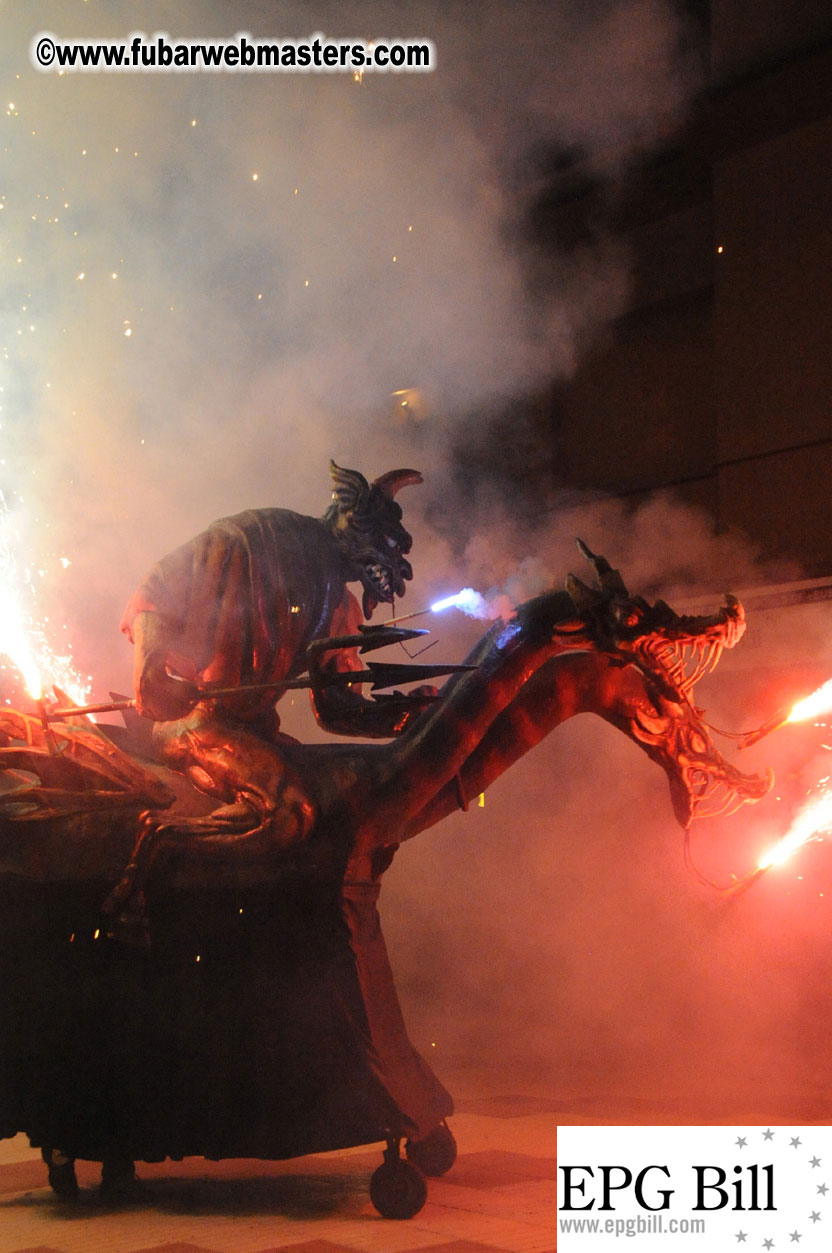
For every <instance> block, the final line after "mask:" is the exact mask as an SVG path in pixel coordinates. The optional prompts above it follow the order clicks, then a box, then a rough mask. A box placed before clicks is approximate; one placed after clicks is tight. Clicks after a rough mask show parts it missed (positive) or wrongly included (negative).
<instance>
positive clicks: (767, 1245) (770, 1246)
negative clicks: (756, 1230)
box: [763, 1240, 774, 1249]
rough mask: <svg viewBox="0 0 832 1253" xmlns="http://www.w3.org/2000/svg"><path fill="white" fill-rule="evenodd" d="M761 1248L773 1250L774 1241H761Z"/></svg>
mask: <svg viewBox="0 0 832 1253" xmlns="http://www.w3.org/2000/svg"><path fill="white" fill-rule="evenodd" d="M763 1248H764V1249H773V1248H774V1241H773V1240H764V1241H763Z"/></svg>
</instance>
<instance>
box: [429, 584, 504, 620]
mask: <svg viewBox="0 0 832 1253" xmlns="http://www.w3.org/2000/svg"><path fill="white" fill-rule="evenodd" d="M443 609H461V610H462V612H463V613H467V614H468V615H469V617H472V618H490V617H491V611H490V609H489V607H488V602H487V601H486V600H485V598H484V597H482V596H480V594H479V592H475V591H474V589H473V588H472V587H463V589H462V591H460V592H457V593H456V595H454V596H446V597H445V599H444V600H437V601H435V602H434V603H433V604H432V605H431V607H430V611H431V613H441V612H442V610H443Z"/></svg>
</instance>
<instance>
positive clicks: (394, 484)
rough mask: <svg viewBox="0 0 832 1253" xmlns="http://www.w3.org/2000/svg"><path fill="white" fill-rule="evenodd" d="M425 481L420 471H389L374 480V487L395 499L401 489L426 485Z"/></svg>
mask: <svg viewBox="0 0 832 1253" xmlns="http://www.w3.org/2000/svg"><path fill="white" fill-rule="evenodd" d="M424 481H425V480H424V479H423V478H422V476H421V474H420V473H419V471H418V470H388V471H387V473H386V474H381V475H379V477H378V478H377V479H374V480H373V487H377V488H378V490H379V491H380V492H384V494H385V496H390V497H393V496H395V495H396V492H397V491H399V489H400V488H402V487H410V486H413V485H415V484H417V483H424Z"/></svg>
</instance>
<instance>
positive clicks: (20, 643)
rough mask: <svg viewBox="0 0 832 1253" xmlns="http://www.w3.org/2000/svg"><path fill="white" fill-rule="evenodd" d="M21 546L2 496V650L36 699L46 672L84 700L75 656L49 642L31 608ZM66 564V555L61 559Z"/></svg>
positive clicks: (40, 694)
mask: <svg viewBox="0 0 832 1253" xmlns="http://www.w3.org/2000/svg"><path fill="white" fill-rule="evenodd" d="M19 547H20V539H19V535H18V532H17V525H16V521H15V519H14V517H13V515H12V513H11V512H10V511H9V509H8V508H7V506H6V504H5V501H3V500H2V497H1V496H0V654H2V655H3V656H5V657H7V658H8V659H9V661H11V663H12V664H13V666H14V667H15V669H16V670H17V671H18V672H19V674H20V676H21V678H22V679H23V683H24V685H25V687H26V690H27V692H28V693H29V695H30V696H31V697H32V699H33V700H36V701H42V700H43V690H44V676H48V677H49V680H50V682H53V683H56V684H58V685H59V686H60V687H61V688H62V689H63V690H64V691H66V692H67V693H68V694H69V695H70V696H71V697H72V698H73V699H74V700H77V701H83V700H85V699H86V696H87V693H88V691H89V688H88V685H87V684H86V683H84V681H83V680H82V679H81V678H80V676H79V675H78V673H77V671H76V670H75V667H74V666H73V664H72V658H71V657H70V656H68V655H66V654H64V655H61V654H59V653H57V652H56V651H55V650H54V649H53V648H52V647H51V645H50V643H49V641H48V639H47V636H46V631H45V629H44V626H43V625H42V624H41V623H40V622H39V621H37V619H36V617H35V615H34V613H33V612H31V611H27V610H26V608H25V607H24V606H25V602H26V601H27V600H28V601H30V602H31V603H32V605H33V608H34V589H33V587H32V580H31V575H30V574H29V572H28V571H27V572H26V574H25V576H24V578H23V579H22V580H21V577H20V574H19V572H18V568H17V562H16V560H15V550H16V549H18V548H19ZM61 564H62V565H63V566H64V568H66V566H67V565H68V564H69V562H68V560H67V559H66V558H62V559H61Z"/></svg>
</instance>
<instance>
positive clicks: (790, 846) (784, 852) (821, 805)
mask: <svg viewBox="0 0 832 1253" xmlns="http://www.w3.org/2000/svg"><path fill="white" fill-rule="evenodd" d="M829 830H832V791H825V792H821V794H820V795H819V796H816V797H815V799H814V800H813V801H810V802H809V804H808V805H806V806H805V808H804V809H802V810H801V811H800V813H799V814H798V815H797V817H796V818H795V820H794V822H793V823H792V825H791V830H790V831H788V832H787V833H786V835H784V836H783V838H782V840H778V842H777V843H776V844H775V845H774V846H773V847H772V848H770V849H769V851H768V852H767V853H766V854H765V856H763V857H761V858H760V861H759V863H758V866H757V869H758V870H768V868H769V867H770V866H780V865H782V863H783V862H784V861H786V860H787V859H788V858H789V857H791V855H792V853H794V852H795V851H796V850H797V849H798V848H800V847H801V846H802V845H803V844H808V843H809V841H810V840H816V839H819V838H820V833H821V832H822V831H829Z"/></svg>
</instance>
